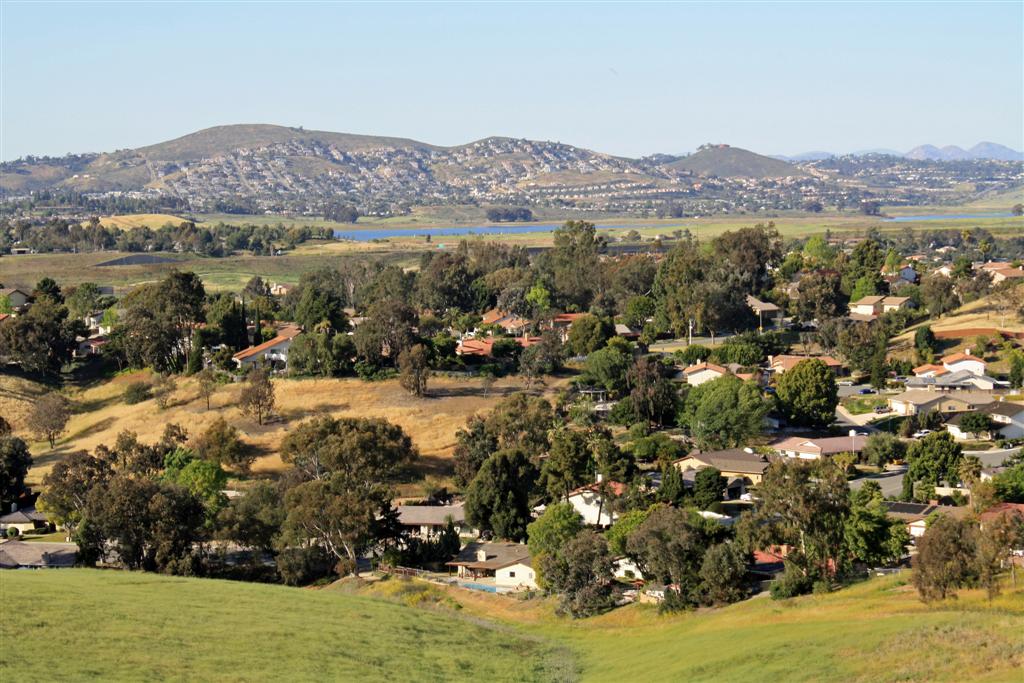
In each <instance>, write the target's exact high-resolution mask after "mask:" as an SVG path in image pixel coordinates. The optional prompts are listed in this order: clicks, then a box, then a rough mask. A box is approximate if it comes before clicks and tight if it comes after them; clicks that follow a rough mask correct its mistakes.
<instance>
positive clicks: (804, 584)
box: [771, 564, 813, 600]
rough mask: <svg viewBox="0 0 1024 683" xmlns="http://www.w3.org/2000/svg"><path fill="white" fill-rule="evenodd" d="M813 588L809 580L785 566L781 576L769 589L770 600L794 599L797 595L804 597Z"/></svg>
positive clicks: (789, 566)
mask: <svg viewBox="0 0 1024 683" xmlns="http://www.w3.org/2000/svg"><path fill="white" fill-rule="evenodd" d="M812 588H813V585H812V582H811V579H810V578H808V577H807V576H804V575H803V574H801V573H800V572H799V571H798V570H796V569H793V568H792V566H791V565H788V564H787V565H786V570H785V571H784V572H783V573H782V576H780V577H779V578H777V579H776V580H775V582H774V583H773V584H772V587H771V596H772V600H785V599H786V598H795V597H796V596H798V595H806V594H807V593H810V592H811V589H812Z"/></svg>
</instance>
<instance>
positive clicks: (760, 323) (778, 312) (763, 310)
mask: <svg viewBox="0 0 1024 683" xmlns="http://www.w3.org/2000/svg"><path fill="white" fill-rule="evenodd" d="M747 306H749V307H750V310H752V311H753V312H754V313H757V329H758V330H759V331H760V330H763V329H764V321H765V319H767V320H769V321H770V322H771V323H772V325H773V326H774V327H776V328H779V327H782V309H781V308H779V307H778V306H776V305H775V304H773V303H771V302H770V301H761V300H760V299H757V298H755V297H753V296H751V295H750V294H748V295H747Z"/></svg>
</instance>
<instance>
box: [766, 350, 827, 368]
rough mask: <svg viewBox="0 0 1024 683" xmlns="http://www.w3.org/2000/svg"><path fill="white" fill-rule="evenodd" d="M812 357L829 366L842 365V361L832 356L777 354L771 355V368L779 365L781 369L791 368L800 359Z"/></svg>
mask: <svg viewBox="0 0 1024 683" xmlns="http://www.w3.org/2000/svg"><path fill="white" fill-rule="evenodd" d="M812 358H813V359H817V360H820V361H821V362H822V363H824V364H825V365H827V366H828V367H830V368H841V367H842V366H843V364H842V363H840V362H839V361H837V360H836V359H835V358H833V357H832V356H789V355H785V354H783V355H779V356H772V359H771V366H772V367H773V368H774V367H780V366H781V367H782V369H783V370H792V369H793V368H794V367H796V364H797V363H799V362H800V361H803V360H810V359H812Z"/></svg>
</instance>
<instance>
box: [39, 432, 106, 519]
mask: <svg viewBox="0 0 1024 683" xmlns="http://www.w3.org/2000/svg"><path fill="white" fill-rule="evenodd" d="M113 475H114V470H113V468H112V467H111V466H110V463H109V462H107V461H106V460H102V459H100V458H94V457H93V456H91V455H89V454H88V453H86V452H85V451H75V452H73V453H70V454H68V455H67V456H66V457H65V458H63V459H62V460H60V461H58V462H57V463H56V464H54V466H53V469H52V470H50V472H49V473H48V474H47V475H46V476H45V477H43V493H42V495H41V496H40V501H41V503H42V507H44V508H45V509H46V511H47V512H48V513H49V514H50V517H51V519H52V520H53V521H54V522H56V523H57V524H61V525H63V526H64V527H65V528H66V529H67V530H68V531H69V532H70V533H71V534H72V535H73V534H74V533H75V531H76V530H77V528H78V525H79V524H81V522H82V519H83V517H84V514H85V509H86V505H87V504H88V501H89V493H90V492H91V491H93V490H103V489H104V488H105V487H106V484H107V482H108V481H109V480H110V478H111V477H112V476H113Z"/></svg>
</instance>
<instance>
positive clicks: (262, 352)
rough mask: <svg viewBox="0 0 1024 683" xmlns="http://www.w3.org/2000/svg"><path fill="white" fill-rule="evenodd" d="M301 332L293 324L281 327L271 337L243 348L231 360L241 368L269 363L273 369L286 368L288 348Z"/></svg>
mask: <svg viewBox="0 0 1024 683" xmlns="http://www.w3.org/2000/svg"><path fill="white" fill-rule="evenodd" d="M301 333H302V330H300V329H299V328H298V327H295V326H285V327H282V328H281V329H280V330H278V332H277V336H276V337H274V338H273V339H271V340H269V341H265V342H263V343H262V344H259V345H257V346H250V347H249V348H247V349H243V350H241V351H239V352H238V353H236V354H235V355H233V356H232V357H231V360H233V361H235V364H236V365H237V366H238V367H239V369H243V370H244V369H247V368H251V367H253V366H257V365H270V366H271V367H272V368H274V369H275V370H287V369H288V350H289V349H290V348H291V346H292V340H294V339H295V337H297V336H298V335H300V334H301Z"/></svg>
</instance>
